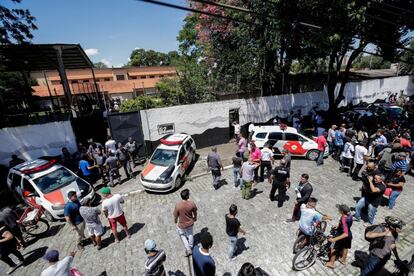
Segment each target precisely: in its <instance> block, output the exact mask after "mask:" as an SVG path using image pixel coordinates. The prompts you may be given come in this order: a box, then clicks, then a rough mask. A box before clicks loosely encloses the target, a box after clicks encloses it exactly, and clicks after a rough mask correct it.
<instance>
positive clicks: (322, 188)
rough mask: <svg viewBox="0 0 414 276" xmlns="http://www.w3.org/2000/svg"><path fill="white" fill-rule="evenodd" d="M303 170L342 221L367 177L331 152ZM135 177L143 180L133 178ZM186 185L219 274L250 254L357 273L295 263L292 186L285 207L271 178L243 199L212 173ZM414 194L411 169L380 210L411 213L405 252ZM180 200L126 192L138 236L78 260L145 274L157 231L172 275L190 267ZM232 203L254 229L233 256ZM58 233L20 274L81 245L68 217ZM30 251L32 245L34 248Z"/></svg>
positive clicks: (113, 271)
mask: <svg viewBox="0 0 414 276" xmlns="http://www.w3.org/2000/svg"><path fill="white" fill-rule="evenodd" d="M301 173H308V174H310V176H311V177H310V181H311V182H312V183H313V184H314V196H315V197H317V198H318V199H319V205H318V209H319V210H321V211H322V212H324V213H328V214H330V215H331V216H333V217H334V222H335V223H336V222H337V220H338V219H339V214H338V212H337V211H336V209H335V205H336V204H338V203H344V204H348V205H350V206H354V199H353V197H355V196H358V195H359V191H358V189H359V187H360V183H359V182H354V181H352V180H350V178H348V177H346V175H345V174H343V173H340V172H339V171H338V164H337V163H336V162H334V161H332V160H330V159H329V160H327V161H326V162H325V165H324V166H321V167H317V166H316V165H315V163H314V162H310V161H307V160H293V162H292V177H291V179H292V182H294V183H295V182H297V181H298V179H299V175H300V174H301ZM224 176H225V178H226V179H227V180H228V182H229V183H231V180H232V179H231V177H232V176H231V170H227V171H226V172H225V173H224ZM131 182H132V181H131ZM128 185H137V184H136V183H128ZM134 187H135V186H134ZM185 187H186V188H189V189H190V190H191V193H192V194H191V198H192V199H193V200H194V201H195V202H196V204H197V205H198V208H199V220H198V222H197V223H196V225H195V231H196V232H199V231H201V230H202V229H203V228H208V230H209V231H210V232H211V233H212V235H213V237H214V245H213V248H212V255H213V257H214V259H215V260H216V263H217V274H218V275H223V274H225V275H236V274H237V271H238V269H239V268H240V266H241V265H242V264H243V263H244V262H247V261H249V262H252V263H254V264H255V265H256V266H260V267H261V268H262V269H264V270H265V271H267V272H268V273H269V274H270V275H358V273H359V269H358V268H356V267H354V266H352V265H350V264H349V265H348V266H346V267H345V266H343V265H341V264H339V263H338V264H337V268H336V269H335V270H330V269H327V268H325V267H324V266H323V265H322V263H321V262H317V263H316V264H315V265H314V266H313V267H312V268H310V269H309V270H307V271H304V272H294V271H292V270H291V262H292V258H293V255H292V244H293V240H294V239H295V231H296V229H297V224H296V223H294V224H287V223H285V222H284V221H285V220H286V219H287V218H288V217H289V216H290V214H291V211H292V206H293V200H294V192H293V189H292V188H291V189H290V190H289V191H288V195H289V196H290V197H291V198H290V200H289V201H288V202H286V203H285V204H284V206H283V207H282V208H277V203H275V202H270V201H269V199H268V193H269V190H270V185H269V184H267V183H262V184H260V185H259V186H258V189H259V191H263V192H262V193H259V194H257V195H256V197H254V198H253V199H251V200H248V201H245V200H243V199H241V196H240V192H239V191H238V190H235V189H233V188H232V186H231V185H225V186H223V187H221V188H220V189H219V190H217V191H214V190H213V189H212V187H211V180H210V176H209V175H206V176H203V177H199V178H196V179H194V180H192V181H187V182H186V183H185ZM413 195H414V186H413V178H412V177H408V184H407V186H406V188H405V189H404V192H403V193H402V195H401V196H400V198H399V199H398V201H397V205H396V208H395V209H394V210H393V211H392V212H390V211H389V210H387V209H385V208H383V207H382V208H380V209H379V211H378V213H377V218H376V222H381V221H382V220H383V218H384V217H385V216H386V215H390V214H393V215H397V216H399V217H401V218H404V220H405V221H406V222H407V224H408V225H407V227H406V229H405V230H404V232H403V233H402V234H401V236H400V241H399V245H400V247H401V253H402V254H403V255H404V254H407V253H409V252H411V251H412V250H413V241H414V213H413V212H412V211H411V209H412V206H413V203H414V197H413ZM178 200H179V192H175V193H171V194H167V195H155V194H148V193H137V194H133V195H130V196H128V197H126V203H125V214H126V217H127V219H128V222H129V224H130V226H132V229H133V232H134V233H133V235H132V238H131V239H129V240H128V239H124V240H122V241H121V242H120V243H119V244H114V243H111V244H109V245H108V246H107V247H106V248H104V249H102V250H101V251H99V252H98V251H96V250H95V248H94V247H92V246H87V247H86V248H85V250H84V251H81V252H78V254H77V255H76V257H75V261H74V266H76V267H78V268H79V269H80V271H82V272H83V273H84V275H87V276H89V275H111V276H112V275H115V276H117V275H142V272H143V263H144V260H145V253H144V250H143V244H144V241H145V239H147V238H152V239H155V240H156V241H157V242H158V245H159V247H160V248H163V249H164V250H165V251H166V253H167V261H166V263H165V267H166V269H167V270H168V271H169V272H170V274H169V275H182V274H184V275H190V274H189V272H188V260H187V258H185V257H184V248H183V246H182V243H181V241H180V239H179V237H178V236H177V234H176V229H175V226H174V224H173V221H172V210H173V207H174V205H175V203H176V202H177V201H178ZM232 203H235V204H237V205H238V206H239V215H238V217H239V219H240V221H241V223H242V225H243V228H244V229H245V230H246V231H247V235H246V236H245V237H243V236H242V237H241V238H242V239H241V241H242V242H243V245H244V247H245V249H246V250H245V251H243V252H242V253H241V255H239V256H238V257H237V258H236V259H235V260H233V261H229V260H228V258H227V255H226V252H227V242H228V241H227V237H226V234H225V224H224V214H225V213H226V212H227V210H228V207H229V206H230V204H232ZM334 222H333V223H334ZM106 224H107V222H106ZM352 231H353V233H354V242H353V245H352V247H353V248H352V250H351V251H350V254H349V262H350V263H351V262H352V261H353V260H354V253H355V251H356V250H362V251H367V247H368V244H367V242H366V241H365V240H364V239H363V231H364V229H363V225H362V223H358V222H355V223H354V225H353V227H352ZM53 234H54V235H52V236H50V237H47V238H43V239H40V240H38V241H36V242H35V243H34V244H32V245H30V246H29V247H28V248H27V249H26V250H25V251H24V253H25V254H26V255H27V256H30V255H31V256H30V257H29V258H30V263H31V264H30V265H27V266H26V267H23V268H21V269H19V270H17V271H16V272H15V273H14V275H39V274H40V272H41V271H42V269H44V268H45V267H46V264H45V263H44V261H42V260H41V259H40V256H41V255H42V254H43V252H44V251H45V250H46V248H54V249H58V250H59V251H60V252H62V254H64V253H65V252H69V251H71V250H74V248H75V247H74V243H73V241H74V238H73V233H71V231H70V228H69V227H67V226H64V224H63V223H55V224H54V225H53ZM108 239H109V232H107V233H106V234H105V236H104V240H106V241H107V240H108ZM33 250H34V251H33ZM30 251H32V253H29V252H30ZM0 266H1V267H0V269H4V268H5V267H4V264H3V263H1V264H0ZM181 273H182V274H181Z"/></svg>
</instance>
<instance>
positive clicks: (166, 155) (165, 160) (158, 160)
mask: <svg viewBox="0 0 414 276" xmlns="http://www.w3.org/2000/svg"><path fill="white" fill-rule="evenodd" d="M177 153H178V151H177V150H167V149H156V150H155V152H154V155H153V156H152V158H151V161H150V162H151V163H152V164H154V165H157V166H165V167H168V166H169V165H174V164H175V160H176V159H177Z"/></svg>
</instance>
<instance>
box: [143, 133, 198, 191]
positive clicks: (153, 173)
mask: <svg viewBox="0 0 414 276" xmlns="http://www.w3.org/2000/svg"><path fill="white" fill-rule="evenodd" d="M195 151H196V145H195V142H194V139H193V138H191V136H190V135H188V134H185V133H175V134H171V135H169V136H167V137H165V138H163V139H161V140H160V145H159V146H158V147H157V148H156V149H155V151H154V153H153V154H152V156H151V158H150V159H149V162H148V163H147V164H146V165H145V167H144V169H143V170H142V172H141V176H140V181H141V184H142V186H143V187H144V189H145V190H146V191H152V192H169V191H171V190H173V189H175V188H178V187H180V186H181V183H182V181H183V177H184V175H185V174H186V173H188V169H189V168H190V167H191V165H192V164H194V162H195V160H196V152H195Z"/></svg>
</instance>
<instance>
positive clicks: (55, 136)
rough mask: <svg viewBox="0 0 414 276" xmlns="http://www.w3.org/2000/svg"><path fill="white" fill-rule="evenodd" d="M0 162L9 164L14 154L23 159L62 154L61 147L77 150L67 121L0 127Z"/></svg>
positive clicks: (71, 150) (72, 151) (72, 150)
mask: <svg viewBox="0 0 414 276" xmlns="http://www.w3.org/2000/svg"><path fill="white" fill-rule="evenodd" d="M0 141H1V143H0V164H2V165H6V166H8V165H9V161H10V157H11V155H12V154H16V155H17V156H19V158H22V159H24V160H33V159H36V158H39V157H42V156H56V155H60V154H62V148H63V147H66V148H68V150H69V152H71V153H74V152H76V151H77V146H76V138H75V134H74V133H73V129H72V126H71V124H70V122H69V121H63V122H52V123H47V124H41V125H27V126H19V127H10V128H3V129H0Z"/></svg>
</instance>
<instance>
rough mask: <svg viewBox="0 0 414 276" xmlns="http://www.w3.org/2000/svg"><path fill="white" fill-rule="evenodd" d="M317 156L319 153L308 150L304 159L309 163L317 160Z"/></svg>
mask: <svg viewBox="0 0 414 276" xmlns="http://www.w3.org/2000/svg"><path fill="white" fill-rule="evenodd" d="M318 156H319V151H317V150H310V151H308V153H307V154H306V158H308V159H309V160H311V161H316V160H317V159H318Z"/></svg>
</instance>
